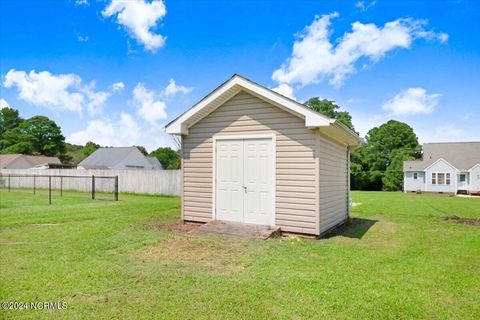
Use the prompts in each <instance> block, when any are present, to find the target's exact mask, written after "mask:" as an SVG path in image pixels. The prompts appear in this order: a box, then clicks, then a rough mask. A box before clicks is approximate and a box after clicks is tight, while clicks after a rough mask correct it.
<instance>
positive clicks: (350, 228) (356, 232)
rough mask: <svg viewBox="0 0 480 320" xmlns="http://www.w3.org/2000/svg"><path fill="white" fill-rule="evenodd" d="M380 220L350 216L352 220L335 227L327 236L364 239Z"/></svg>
mask: <svg viewBox="0 0 480 320" xmlns="http://www.w3.org/2000/svg"><path fill="white" fill-rule="evenodd" d="M377 221H378V220H371V219H364V218H350V220H349V221H348V222H347V223H345V224H343V225H341V226H339V227H338V228H336V229H334V230H333V231H332V232H331V233H330V234H328V235H326V236H325V238H332V237H337V236H342V237H347V238H354V239H362V238H363V236H364V235H365V233H367V232H368V230H370V228H371V227H372V226H373V225H374V224H375V223H376V222H377Z"/></svg>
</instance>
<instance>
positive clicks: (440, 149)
mask: <svg viewBox="0 0 480 320" xmlns="http://www.w3.org/2000/svg"><path fill="white" fill-rule="evenodd" d="M440 158H442V159H445V160H446V161H448V163H450V164H451V165H452V166H454V167H455V168H457V169H458V170H463V171H466V170H469V169H470V168H472V167H473V166H474V165H476V164H478V163H480V141H478V142H438V143H425V144H424V145H423V160H421V161H405V162H404V163H403V170H404V171H423V170H425V169H426V168H427V167H428V166H430V165H431V164H432V163H434V162H435V161H437V160H438V159H440Z"/></svg>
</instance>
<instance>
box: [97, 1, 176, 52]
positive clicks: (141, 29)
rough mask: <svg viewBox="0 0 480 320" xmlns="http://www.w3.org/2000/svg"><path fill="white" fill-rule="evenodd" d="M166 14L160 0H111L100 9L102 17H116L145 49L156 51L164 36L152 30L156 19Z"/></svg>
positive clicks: (163, 43)
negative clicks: (148, 0) (150, 0)
mask: <svg viewBox="0 0 480 320" xmlns="http://www.w3.org/2000/svg"><path fill="white" fill-rule="evenodd" d="M166 14H167V10H166V7H165V4H164V3H163V1H162V0H154V1H152V2H147V1H145V0H112V1H111V2H110V4H109V5H108V6H107V7H106V8H105V9H104V10H103V11H102V15H103V16H104V17H111V16H116V17H117V23H118V24H120V25H122V26H123V27H124V28H125V29H126V30H127V31H128V32H129V33H130V35H131V36H132V37H134V38H135V39H136V40H137V41H138V42H139V43H141V44H143V45H144V47H145V50H147V51H156V50H157V49H158V48H161V47H163V46H164V45H165V39H166V38H165V37H164V36H162V35H160V34H156V33H154V32H152V29H154V28H155V27H156V26H157V22H158V20H161V19H163V17H165V15H166Z"/></svg>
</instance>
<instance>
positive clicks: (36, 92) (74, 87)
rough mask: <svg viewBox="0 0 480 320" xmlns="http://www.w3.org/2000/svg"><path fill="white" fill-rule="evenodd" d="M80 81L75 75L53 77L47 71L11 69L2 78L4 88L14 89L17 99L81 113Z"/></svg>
mask: <svg viewBox="0 0 480 320" xmlns="http://www.w3.org/2000/svg"><path fill="white" fill-rule="evenodd" d="M81 82H82V80H81V78H80V77H79V76H77V75H76V74H73V73H70V74H59V75H54V74H51V73H50V72H48V71H41V72H38V73H37V72H35V70H32V71H30V72H29V73H26V72H25V71H16V70H14V69H11V70H10V71H8V72H7V74H6V75H5V78H4V82H3V85H4V86H5V87H6V88H12V87H16V88H17V91H18V98H19V99H21V100H24V101H26V102H28V103H31V104H33V105H37V106H48V107H56V108H60V109H67V110H70V111H74V112H79V113H80V112H81V111H82V108H83V105H84V103H85V96H84V95H83V94H82V93H80V92H78V88H79V87H80V84H81Z"/></svg>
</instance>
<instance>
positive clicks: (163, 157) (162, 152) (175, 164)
mask: <svg viewBox="0 0 480 320" xmlns="http://www.w3.org/2000/svg"><path fill="white" fill-rule="evenodd" d="M150 155H152V156H155V157H156V158H157V159H158V161H160V163H161V164H162V167H163V169H167V170H173V169H180V163H181V161H180V155H179V154H178V152H177V151H175V150H173V149H172V148H158V149H157V150H154V151H152V152H151V153H150Z"/></svg>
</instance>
